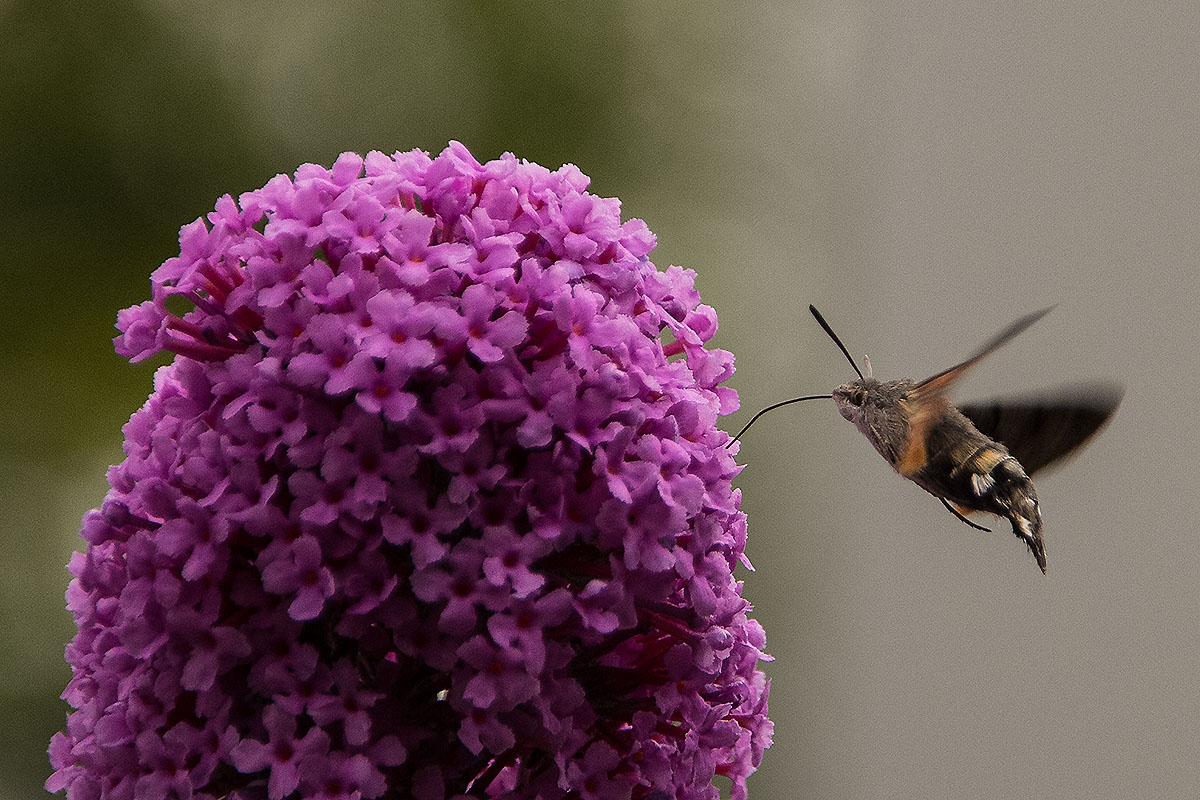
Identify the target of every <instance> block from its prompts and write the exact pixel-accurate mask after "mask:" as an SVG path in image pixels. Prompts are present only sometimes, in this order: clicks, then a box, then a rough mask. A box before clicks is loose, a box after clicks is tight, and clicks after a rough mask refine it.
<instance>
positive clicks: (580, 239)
mask: <svg viewBox="0 0 1200 800" xmlns="http://www.w3.org/2000/svg"><path fill="white" fill-rule="evenodd" d="M587 185H588V179H587V178H586V176H584V175H583V174H582V173H581V172H580V171H579V170H578V169H576V168H574V167H571V166H567V167H563V168H561V169H559V170H557V171H554V172H551V171H549V170H546V169H544V168H542V167H539V166H537V165H536V164H530V163H528V162H522V161H518V160H517V159H516V158H514V157H513V156H511V155H506V156H503V157H502V158H500V159H498V160H496V161H492V162H490V163H487V164H480V163H478V162H477V161H476V160H475V159H474V158H473V157H472V156H471V154H470V153H469V152H467V150H466V148H464V147H463V146H462V145H459V144H457V143H454V144H451V145H450V147H448V148H447V149H446V150H445V151H444V152H443V153H441V154H440V155H439V156H437V157H436V158H431V157H430V156H429V155H427V154H425V153H422V152H419V151H414V152H410V153H396V154H394V155H392V156H386V155H383V154H381V153H371V154H369V155H368V156H367V157H366V158H365V159H364V158H362V157H360V156H356V155H354V154H351V153H347V154H344V155H342V156H341V157H340V158H338V160H337V163H336V164H334V166H333V167H332V168H325V167H321V166H318V165H313V164H306V165H304V166H303V167H301V168H300V169H298V170H297V171H296V173H295V175H294V176H292V177H288V176H277V177H276V178H274V179H272V180H271V181H270V182H269V183H268V184H267V185H266V186H265V187H263V188H262V189H260V190H258V191H255V192H250V193H247V194H245V195H242V196H241V197H239V198H237V199H236V200H235V199H234V198H232V197H228V196H227V197H223V198H221V199H220V200H218V201H217V204H216V207H215V209H214V211H213V212H212V213H211V214H209V215H207V217H206V218H204V219H200V220H197V221H196V222H194V223H192V224H190V225H187V226H185V227H184V228H183V229H182V230H181V231H180V236H179V242H180V251H179V255H178V256H177V257H174V258H171V259H168V260H167V261H166V262H165V263H164V264H163V265H162V266H161V267H160V268H159V269H158V270H156V271H155V273H154V275H153V277H152V297H151V299H150V300H148V301H146V302H144V303H141V304H140V305H137V306H134V307H133V308H130V309H126V310H125V311H122V312H121V313H120V314H119V315H118V328H119V330H120V331H121V335H120V336H119V337H118V338H117V350H118V352H120V353H121V354H122V355H125V356H127V357H129V358H130V359H132V360H134V361H140V360H142V359H145V358H148V357H150V356H152V355H154V354H156V353H158V352H160V351H163V350H167V351H171V352H173V353H175V354H176V356H177V357H176V358H175V360H174V361H173V363H171V364H170V365H168V366H167V367H165V368H163V369H162V370H160V371H159V372H158V374H157V375H156V379H155V391H154V393H153V394H152V395H151V396H150V398H149V399H148V400H147V402H146V404H145V406H144V407H143V408H142V409H141V410H140V411H138V412H137V413H136V414H134V415H133V417H132V418H131V419H130V421H129V424H128V425H127V426H126V428H125V436H126V442H125V454H126V459H125V461H124V462H123V463H122V464H120V465H118V466H116V467H113V468H112V469H111V470H110V471H109V476H108V477H109V483H110V485H111V487H112V488H111V491H110V492H109V493H108V495H107V497H106V498H105V500H104V503H103V504H102V506H101V508H100V509H99V510H98V511H96V512H90V513H89V514H88V515H86V516H85V517H84V521H83V526H82V531H81V533H82V536H83V538H84V540H85V542H86V544H87V548H86V551H85V552H83V553H79V554H76V555H75V556H74V557H73V558H72V559H71V563H70V571H71V573H72V575H73V576H74V579H73V580H72V582H71V585H70V587H69V588H68V590H67V604H68V608H69V610H70V611H71V613H72V614H73V615H74V617H75V621H76V625H77V627H78V633H77V635H76V636H75V639H74V640H73V641H72V642H71V644H70V645H69V646H68V647H67V660H68V661H69V662H70V664H71V666H72V669H73V677H72V679H71V682H70V683H69V684H68V686H67V688H66V690H65V691H64V693H63V697H64V699H66V700H67V701H68V703H70V705H71V706H72V708H73V709H74V710H73V711H72V712H71V713H70V714H69V715H68V718H67V724H66V729H65V731H64V732H63V733H60V734H57V735H56V736H55V737H54V739H53V741H52V742H51V745H50V758H51V762H52V764H53V765H54V768H55V770H56V771H55V772H54V774H53V775H52V776H51V777H50V779H49V780H48V781H47V782H46V788H47V789H49V790H51V791H60V790H66V792H67V794H68V796H69V797H71V798H73V800H101V799H103V798H114V799H115V798H134V797H136V798H150V800H156V799H157V798H167V797H181V798H188V797H197V798H217V797H230V798H235V797H241V798H260V799H261V798H267V800H284V799H285V798H298V797H305V798H326V799H327V800H333V799H334V798H338V799H340V798H345V799H346V800H359V799H360V798H367V799H368V800H370V799H371V798H377V797H382V796H384V795H385V793H386V794H387V795H388V796H396V797H414V798H418V800H445V798H461V797H466V796H470V797H505V798H514V799H515V798H533V797H540V798H554V797H578V798H603V799H604V800H608V799H609V798H639V800H643V799H645V798H661V797H684V798H716V797H718V791H717V789H716V788H715V787H714V785H713V783H712V781H713V778H714V776H715V775H718V774H719V775H723V776H726V777H728V778H729V779H731V781H732V784H733V790H732V795H733V797H735V798H742V797H744V796H745V780H746V777H747V776H748V775H749V774H750V773H751V772H752V771H753V770H754V768H755V767H756V766H757V764H758V762H759V760H760V759H761V757H762V754H763V750H764V749H765V748H766V747H767V746H768V745H769V744H770V737H771V723H770V721H769V720H768V719H767V705H766V699H767V683H766V680H765V678H764V676H763V674H762V672H760V671H759V670H758V662H759V661H760V660H763V659H765V658H767V656H765V655H764V654H763V652H762V648H763V646H764V640H763V634H762V629H761V628H760V627H759V626H758V624H757V623H756V622H754V621H753V620H751V619H749V618H748V617H747V612H748V611H749V605H748V603H747V602H746V601H745V600H744V599H743V598H742V596H741V583H740V582H738V581H737V580H735V579H734V577H733V568H734V567H735V566H736V565H737V563H738V562H739V561H742V562H744V563H747V565H748V562H746V561H745V553H744V549H745V536H746V526H745V518H744V516H743V515H742V514H741V512H740V510H739V500H740V498H739V496H738V494H737V493H736V492H735V491H733V489H732V487H731V480H732V478H733V477H734V476H735V475H736V474H737V472H738V467H737V465H736V464H735V463H734V460H733V456H732V454H731V451H729V450H727V449H725V445H726V444H727V443H728V441H729V437H728V436H727V435H726V434H725V433H723V432H721V431H719V430H717V428H716V423H717V420H718V418H719V417H720V416H721V415H722V414H727V413H729V412H730V411H732V410H733V409H735V408H736V406H737V396H736V394H735V393H734V392H733V390H731V389H728V388H726V387H723V386H721V385H720V384H721V383H722V382H723V381H725V380H726V379H727V378H728V377H729V376H730V375H731V374H732V372H733V366H732V357H731V356H730V355H729V354H728V353H725V352H723V351H721V350H716V349H712V348H710V347H707V345H706V343H707V342H708V341H709V340H710V339H711V337H712V335H713V334H714V332H715V330H716V315H715V313H714V312H713V311H712V309H711V308H708V307H707V306H704V305H701V303H700V297H699V294H698V293H697V292H696V290H695V287H694V275H693V274H692V273H691V272H689V271H687V270H684V269H680V268H678V267H671V268H669V269H667V270H665V271H661V272H660V271H658V270H657V269H655V267H654V264H653V263H651V262H650V261H649V259H648V255H649V253H650V251H651V250H652V249H653V247H654V236H653V234H651V233H650V231H649V230H648V229H647V228H646V226H645V224H644V223H642V222H641V221H640V220H629V221H626V222H622V221H621V219H620V206H619V203H618V201H617V200H615V199H604V198H598V197H595V196H594V195H591V194H589V193H588V192H587V191H586V188H587ZM182 308H189V309H190V310H187V311H186V312H184V313H181V314H177V313H175V312H174V310H175V309H182ZM664 342H666V343H665V344H664Z"/></svg>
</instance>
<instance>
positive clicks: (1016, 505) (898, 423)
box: [730, 305, 1122, 574]
mask: <svg viewBox="0 0 1200 800" xmlns="http://www.w3.org/2000/svg"><path fill="white" fill-rule="evenodd" d="M1052 308H1053V306H1051V307H1050V308H1045V309H1042V310H1041V311H1036V312H1034V313H1032V314H1029V315H1027V316H1024V317H1021V318H1020V319H1019V320H1017V321H1016V322H1014V323H1013V324H1012V325H1009V326H1008V327H1007V328H1005V329H1004V330H1003V331H1001V332H1000V333H999V334H997V335H996V336H995V337H994V338H993V339H992V340H991V341H989V342H988V343H987V344H985V345H984V346H983V347H982V348H980V350H979V351H978V352H977V353H976V354H975V355H973V356H971V357H970V358H968V359H967V360H966V361H963V362H962V363H960V364H956V365H955V366H953V367H950V368H949V369H945V370H942V371H941V372H939V373H937V374H936V375H934V376H932V377H929V378H926V379H925V380H923V381H914V380H912V379H909V378H902V379H900V380H894V381H881V380H878V379H877V378H875V377H873V376H872V374H871V360H870V359H869V358H866V357H865V356H864V358H863V361H864V363H865V366H866V374H863V372H862V370H860V369H859V368H858V365H857V364H856V363H855V362H854V359H853V358H852V357H851V355H850V351H849V350H847V349H846V346H845V345H844V344H842V341H841V339H839V338H838V337H837V334H835V333H834V332H833V329H832V328H830V327H829V323H827V322H826V321H825V318H824V317H822V316H821V313H820V312H819V311H817V309H816V308H814V307H813V306H811V305H810V306H809V307H808V310H809V311H811V312H812V315H813V316H814V317H816V320H817V322H818V323H820V325H821V327H822V328H823V329H824V330H825V332H826V333H827V334H829V337H830V338H831V339H833V341H834V343H835V344H836V345H837V346H838V348H839V349H841V351H842V353H843V354H844V355H845V356H846V360H848V361H849V362H850V366H851V367H853V368H854V371H855V372H856V373H858V380H856V381H851V382H850V383H846V384H843V385H841V386H839V387H837V388H836V389H834V390H833V393H832V394H820V395H808V396H806V397H795V398H792V399H791V400H785V401H783V402H781V403H776V404H774V405H771V406H768V407H767V408H764V409H763V410H762V411H760V412H758V413H757V414H755V415H754V417H753V418H751V420H750V421H749V422H748V423H746V425H745V427H743V428H742V430H741V431H739V432H738V434H737V436H734V437H733V440H732V441H731V442H730V444H732V443H733V442H735V441H737V440H738V439H740V438H741V436H742V434H744V433H745V432H746V430H747V429H748V428H749V427H750V426H751V425H753V424H754V423H755V421H757V420H758V418H759V417H761V416H762V415H763V414H765V413H767V412H768V411H772V410H774V409H776V408H780V407H782V406H785V405H790V404H792V403H799V402H801V401H804V400H818V399H832V400H833V401H834V403H835V404H836V406H837V409H838V411H839V412H840V413H841V415H842V416H843V417H845V418H846V419H847V420H849V421H850V422H853V423H854V425H855V427H857V428H858V429H859V431H861V432H862V434H863V435H864V436H866V437H867V440H868V441H870V443H871V444H872V445H873V446H874V447H875V449H876V450H878V451H879V454H880V455H882V456H883V457H884V458H885V459H886V460H887V462H888V463H889V464H891V465H892V467H893V468H894V469H895V470H896V472H898V473H900V474H901V475H903V476H904V477H905V478H908V479H909V480H911V481H912V482H913V483H915V484H917V485H918V486H920V487H921V488H922V489H924V490H925V491H927V492H929V493H930V494H932V495H933V496H934V497H936V498H938V499H939V500H941V501H942V505H944V506H945V507H946V508H947V509H948V510H949V511H950V513H952V514H953V515H954V516H956V517H958V518H959V519H960V520H962V521H963V522H965V523H966V524H968V525H970V526H971V527H972V528H976V529H979V530H983V531H987V530H989V529H988V528H985V527H983V526H982V525H977V524H975V523H974V522H971V521H970V520H969V519H967V515H968V514H970V513H972V512H976V511H983V512H988V513H991V514H995V515H997V516H1000V517H1005V518H1007V519H1008V520H1009V522H1011V523H1012V529H1013V533H1015V534H1016V535H1017V537H1018V538H1019V539H1021V540H1022V541H1024V542H1025V544H1026V545H1028V546H1029V550H1030V552H1032V553H1033V557H1034V558H1035V559H1036V560H1037V565H1038V567H1040V568H1041V570H1042V573H1043V574H1045V572H1046V547H1045V542H1044V541H1043V539H1042V514H1041V508H1040V506H1039V505H1038V498H1037V492H1035V491H1034V488H1033V481H1031V480H1030V478H1029V476H1030V475H1033V474H1034V473H1036V472H1037V471H1038V470H1040V469H1042V468H1044V467H1047V466H1049V465H1051V464H1053V463H1055V462H1056V461H1059V460H1060V459H1062V458H1064V457H1065V456H1067V455H1069V454H1070V453H1071V452H1072V451H1074V450H1076V449H1077V448H1078V447H1079V446H1080V445H1082V444H1083V443H1084V442H1085V441H1086V440H1087V439H1088V438H1089V437H1091V436H1092V435H1093V434H1095V433H1096V432H1097V431H1099V430H1100V428H1102V427H1103V426H1104V424H1105V423H1106V422H1108V420H1109V418H1110V417H1112V415H1113V412H1115V411H1116V410H1117V406H1118V405H1119V404H1120V402H1121V396H1122V390H1121V388H1120V387H1119V386H1117V385H1115V384H1111V383H1099V384H1093V385H1089V386H1086V387H1084V386H1077V387H1072V388H1067V389H1062V390H1059V391H1058V392H1055V393H1052V394H1047V395H1045V396H1042V397H1030V398H1027V399H1018V400H1003V401H994V402H989V403H971V404H963V405H960V406H957V407H956V406H955V405H954V404H952V403H951V402H950V398H949V392H950V389H951V388H952V387H953V385H954V384H955V383H956V382H957V381H958V380H959V379H960V378H962V376H963V375H964V374H965V373H966V372H967V370H969V369H970V368H971V367H973V366H975V365H976V364H978V363H979V362H980V361H981V360H983V359H984V358H985V357H986V356H988V355H989V354H991V353H992V352H994V351H995V350H996V349H997V348H999V347H1000V346H1001V345H1003V344H1005V343H1006V342H1008V341H1009V340H1011V339H1012V338H1013V337H1015V336H1016V335H1017V334H1019V333H1021V332H1022V331H1024V330H1025V329H1026V328H1028V327H1029V326H1030V325H1032V324H1033V323H1035V322H1037V321H1038V320H1039V319H1041V318H1042V317H1044V316H1045V315H1046V314H1047V313H1049V312H1050V310H1051V309H1052Z"/></svg>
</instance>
